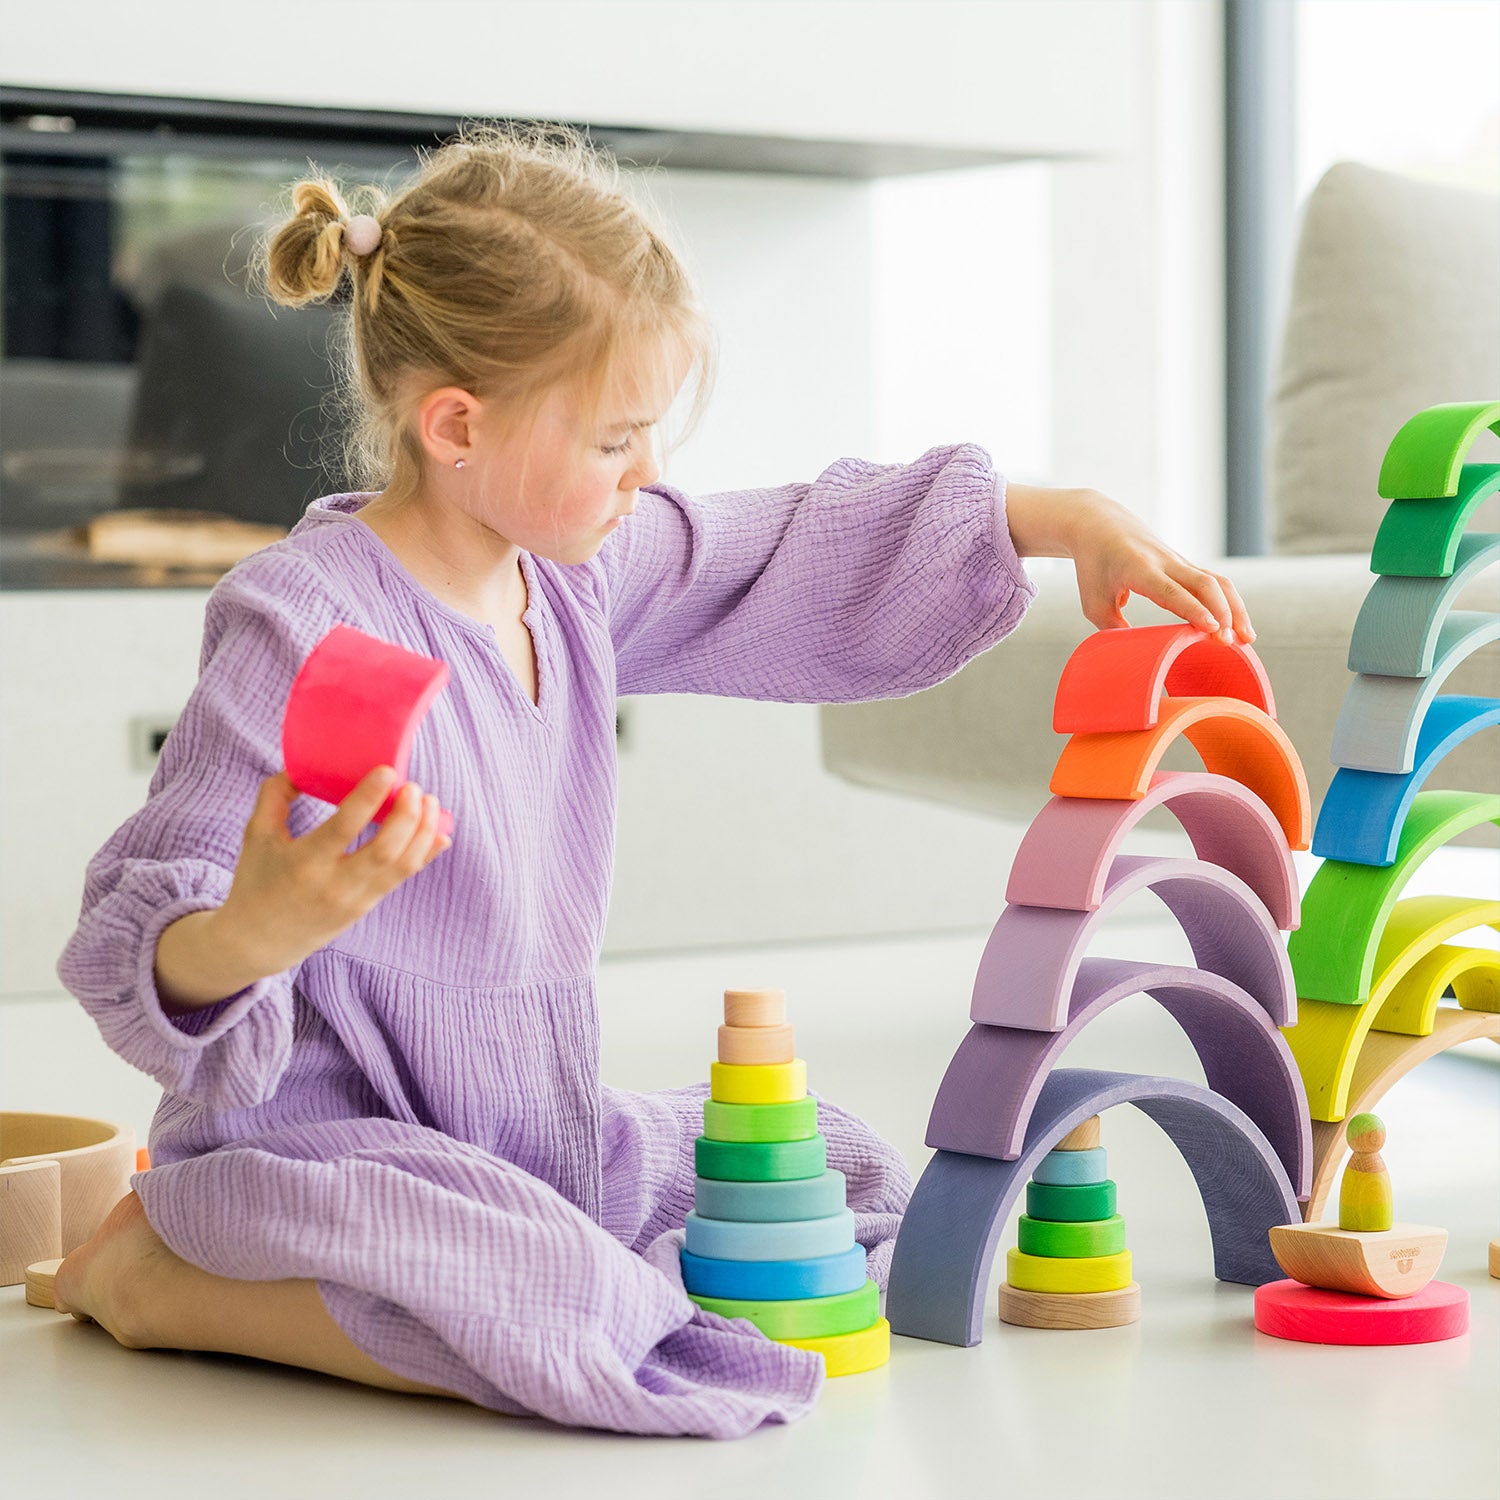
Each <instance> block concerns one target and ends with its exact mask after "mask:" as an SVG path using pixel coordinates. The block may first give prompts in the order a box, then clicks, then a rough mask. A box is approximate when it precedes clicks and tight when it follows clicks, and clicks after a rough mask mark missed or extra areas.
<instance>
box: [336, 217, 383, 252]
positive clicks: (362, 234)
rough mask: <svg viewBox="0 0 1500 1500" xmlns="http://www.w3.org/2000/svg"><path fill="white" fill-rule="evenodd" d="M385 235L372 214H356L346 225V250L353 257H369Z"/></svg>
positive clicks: (378, 221)
mask: <svg viewBox="0 0 1500 1500" xmlns="http://www.w3.org/2000/svg"><path fill="white" fill-rule="evenodd" d="M384 233H385V231H384V230H383V229H382V228H381V227H380V220H379V219H377V218H375V217H374V216H373V215H372V214H355V216H354V217H353V218H352V219H349V220H348V221H347V222H346V223H345V224H344V248H345V249H346V250H347V251H348V252H349V253H350V254H351V255H368V254H369V253H370V252H371V251H372V250H373V249H375V247H376V246H377V245H378V244H379V243H380V238H381V236H382V235H383V234H384Z"/></svg>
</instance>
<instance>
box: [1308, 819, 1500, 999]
mask: <svg viewBox="0 0 1500 1500" xmlns="http://www.w3.org/2000/svg"><path fill="white" fill-rule="evenodd" d="M1481 823H1500V796H1489V795H1486V794H1482V793H1476V792H1453V791H1433V792H1418V793H1417V795H1416V798H1415V799H1414V800H1413V802H1412V805H1411V811H1410V812H1409V813H1407V815H1406V821H1405V823H1403V824H1402V826H1401V838H1400V840H1399V842H1398V843H1397V845H1396V860H1395V863H1394V864H1389V865H1356V864H1348V863H1346V862H1345V861H1343V860H1340V859H1325V860H1324V861H1323V863H1322V864H1321V865H1320V866H1319V867H1318V872H1317V874H1315V875H1314V876H1313V878H1312V880H1311V882H1310V883H1309V885H1308V887H1307V893H1306V895H1304V896H1303V898H1302V925H1301V927H1299V928H1298V929H1297V931H1296V932H1294V933H1293V934H1292V935H1291V939H1290V941H1289V942H1288V944H1287V951H1288V953H1289V955H1290V957H1291V960H1292V973H1293V974H1294V975H1295V976H1296V980H1297V998H1298V999H1299V1000H1326V1001H1329V1002H1330V1003H1332V1004H1335V1005H1359V1004H1361V1003H1362V1002H1363V1001H1364V1000H1366V999H1368V998H1369V994H1370V983H1371V976H1372V973H1373V971H1374V967H1375V954H1376V950H1377V948H1378V946H1379V942H1380V935H1381V933H1382V932H1383V931H1384V930H1385V924H1386V920H1387V918H1388V917H1389V916H1390V914H1391V908H1392V907H1394V906H1395V904H1396V900H1397V898H1398V897H1399V896H1400V894H1401V892H1402V890H1403V888H1404V887H1405V885H1406V883H1407V881H1408V880H1410V879H1411V877H1412V875H1413V873H1414V872H1415V871H1416V869H1417V867H1418V866H1419V865H1420V864H1421V863H1422V861H1423V860H1424V859H1426V858H1427V856H1428V855H1429V854H1431V853H1432V851H1433V850H1434V849H1438V848H1441V846H1442V845H1444V844H1446V843H1448V842H1449V841H1450V840H1451V839H1455V838H1457V837H1458V835H1459V834H1461V833H1463V832H1465V831H1466V830H1467V829H1470V828H1477V827H1478V826H1479V825H1480V824H1481Z"/></svg>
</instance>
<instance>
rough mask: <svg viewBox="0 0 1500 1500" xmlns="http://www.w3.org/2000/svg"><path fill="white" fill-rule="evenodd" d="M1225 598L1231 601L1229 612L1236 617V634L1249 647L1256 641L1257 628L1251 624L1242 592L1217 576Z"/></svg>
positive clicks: (1220, 575)
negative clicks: (1250, 643)
mask: <svg viewBox="0 0 1500 1500" xmlns="http://www.w3.org/2000/svg"><path fill="white" fill-rule="evenodd" d="M1215 576H1216V577H1217V578H1218V580H1219V587H1220V588H1222V589H1223V590H1224V597H1225V598H1226V599H1228V600H1229V612H1230V614H1231V615H1232V616H1233V617H1234V633H1235V634H1236V635H1237V636H1239V638H1240V639H1241V640H1242V641H1244V642H1245V643H1246V644H1247V645H1248V644H1249V642H1251V641H1253V640H1254V639H1255V627H1254V626H1253V625H1252V624H1251V623H1250V611H1249V610H1248V609H1246V608H1245V601H1244V600H1243V599H1241V598H1240V591H1239V590H1238V589H1237V588H1235V586H1234V585H1233V584H1232V583H1231V582H1230V581H1229V580H1228V579H1227V578H1226V577H1225V576H1224V575H1223V574H1222V573H1219V574H1217V575H1215Z"/></svg>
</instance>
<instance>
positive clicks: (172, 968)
mask: <svg viewBox="0 0 1500 1500" xmlns="http://www.w3.org/2000/svg"><path fill="white" fill-rule="evenodd" d="M155 977H156V993H157V996H158V997H159V999H160V1000H161V1005H162V1009H163V1010H164V1011H166V1012H167V1013H168V1014H169V1015H170V1014H172V1013H173V1012H174V1011H175V1012H177V1013H179V1014H181V1013H182V1012H185V1011H194V1010H203V1009H205V1008H206V1007H208V1006H210V1005H217V1004H218V1002H219V1001H220V1000H227V999H228V998H229V997H230V996H231V995H236V994H238V993H239V992H240V991H241V990H243V989H245V988H247V987H248V986H249V985H252V984H254V983H255V982H256V981H257V980H259V979H266V978H268V977H269V976H268V975H267V974H266V973H265V972H264V971H263V970H262V969H261V968H260V967H259V966H257V965H256V964H255V963H254V962H253V961H252V960H251V959H249V958H248V956H247V955H245V954H244V953H243V952H242V951H241V948H240V945H239V944H238V943H236V942H235V941H233V939H232V935H231V934H229V933H226V932H225V930H224V925H223V919H222V916H221V914H220V912H219V911H218V910H217V909H216V910H213V911H195V912H189V913H188V915H187V916H185V917H179V918H178V919H177V920H176V921H175V922H173V923H172V924H171V926H170V927H167V928H165V929H164V930H163V931H162V935H161V937H160V938H159V939H158V940H157V944H156V963H155Z"/></svg>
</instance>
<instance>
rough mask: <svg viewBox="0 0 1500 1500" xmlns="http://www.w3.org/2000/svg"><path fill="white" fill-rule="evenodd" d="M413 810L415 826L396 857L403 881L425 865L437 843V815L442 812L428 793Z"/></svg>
mask: <svg viewBox="0 0 1500 1500" xmlns="http://www.w3.org/2000/svg"><path fill="white" fill-rule="evenodd" d="M415 810H416V815H417V817H416V825H415V827H414V828H413V829H412V832H411V836H410V837H409V838H408V839H407V841H406V843H405V844H404V845H403V846H402V847H401V852H400V854H399V855H397V857H396V869H397V870H398V871H399V872H400V876H401V879H403V880H405V879H406V878H407V876H409V875H415V874H416V873H417V871H418V870H420V869H421V868H422V867H423V866H424V865H425V864H426V863H427V861H428V859H429V858H431V855H432V851H433V846H434V845H435V844H436V843H437V837H438V831H437V823H438V813H439V812H441V811H442V809H441V807H439V805H438V799H437V798H436V797H434V796H432V795H431V794H430V793H429V794H427V795H425V796H423V797H422V798H421V799H420V801H418V802H417V803H416V809H415Z"/></svg>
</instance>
